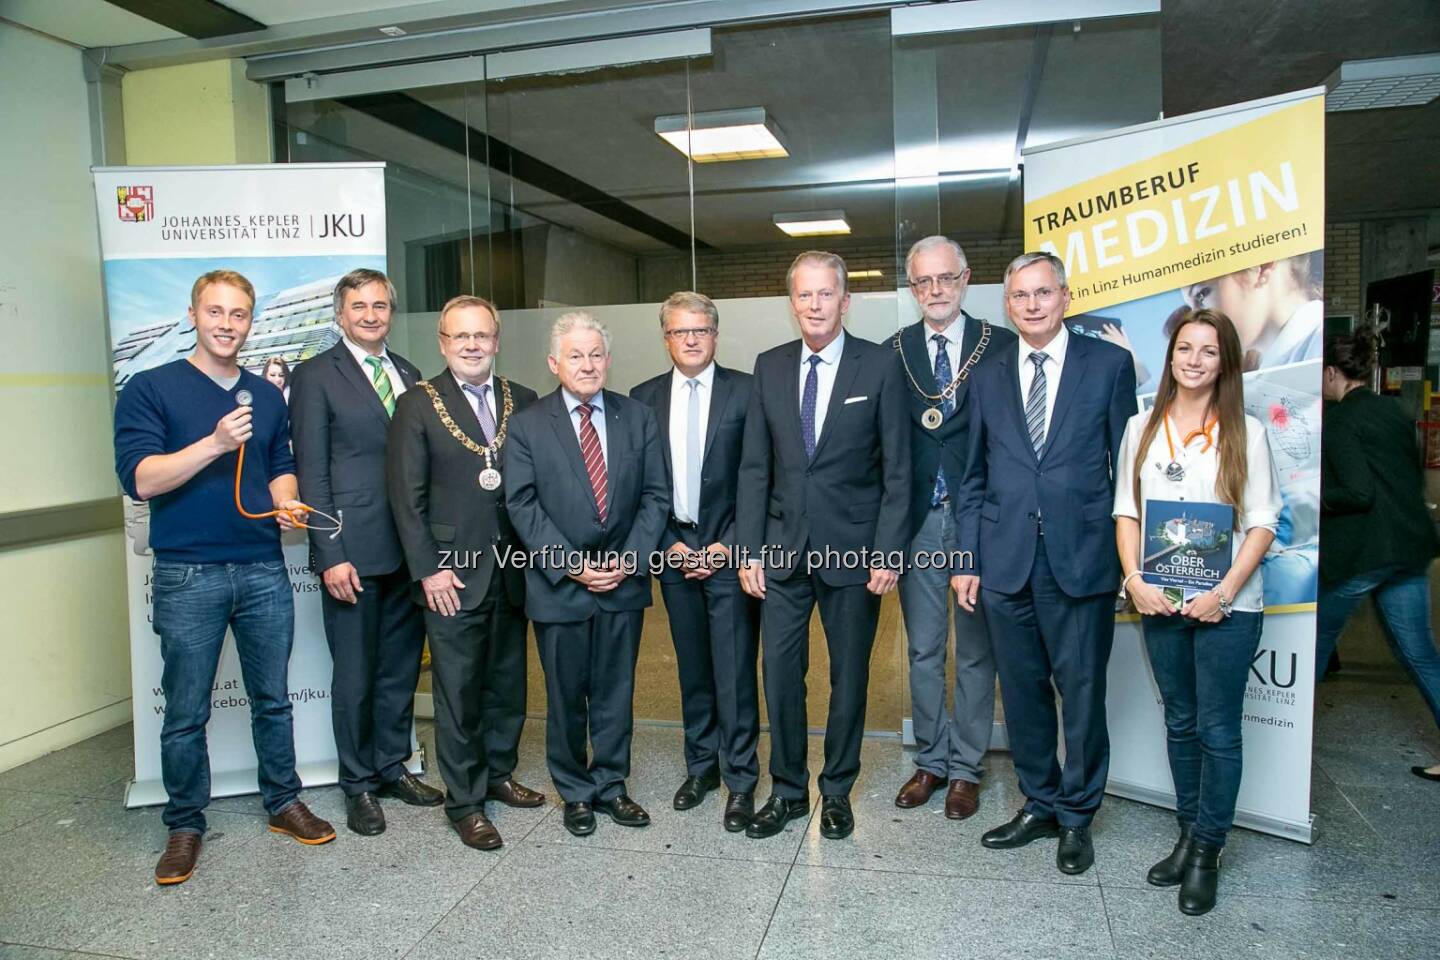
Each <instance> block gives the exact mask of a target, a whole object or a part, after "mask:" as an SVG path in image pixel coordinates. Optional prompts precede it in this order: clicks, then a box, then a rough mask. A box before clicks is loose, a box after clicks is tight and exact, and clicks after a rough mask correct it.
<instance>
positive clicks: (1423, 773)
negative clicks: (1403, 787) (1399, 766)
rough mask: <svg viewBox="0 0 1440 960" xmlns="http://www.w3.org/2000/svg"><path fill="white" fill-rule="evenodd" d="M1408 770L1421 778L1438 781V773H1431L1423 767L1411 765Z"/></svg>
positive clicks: (1439, 780)
mask: <svg viewBox="0 0 1440 960" xmlns="http://www.w3.org/2000/svg"><path fill="white" fill-rule="evenodd" d="M1410 772H1411V773H1413V774H1415V776H1417V777H1419V778H1420V779H1421V780H1430V781H1432V782H1434V783H1440V773H1431V772H1430V771H1429V770H1427V769H1426V768H1424V767H1411V768H1410Z"/></svg>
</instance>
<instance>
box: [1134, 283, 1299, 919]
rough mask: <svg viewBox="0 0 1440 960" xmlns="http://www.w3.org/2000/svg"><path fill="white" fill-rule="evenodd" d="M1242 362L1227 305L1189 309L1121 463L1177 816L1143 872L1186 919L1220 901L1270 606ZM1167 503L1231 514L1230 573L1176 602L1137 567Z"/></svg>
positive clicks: (1259, 484)
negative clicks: (1248, 695) (1251, 692)
mask: <svg viewBox="0 0 1440 960" xmlns="http://www.w3.org/2000/svg"><path fill="white" fill-rule="evenodd" d="M1243 363H1244V360H1243V357H1242V354H1241V351H1240V338H1239V336H1237V335H1236V333H1235V327H1234V326H1233V325H1232V324H1231V323H1230V321H1229V319H1228V318H1227V317H1226V316H1225V315H1224V314H1223V313H1219V312H1217V311H1214V310H1193V311H1190V312H1189V313H1188V314H1187V315H1186V316H1185V317H1183V318H1182V319H1181V322H1180V323H1179V325H1178V326H1177V327H1176V328H1175V332H1174V333H1173V334H1171V337H1170V345H1169V347H1168V349H1167V350H1166V354H1165V366H1164V369H1163V370H1162V371H1161V373H1160V387H1159V389H1158V391H1157V392H1156V394H1155V405H1154V406H1153V407H1152V408H1151V409H1150V410H1147V411H1145V412H1143V413H1137V414H1135V416H1133V417H1131V418H1130V422H1129V424H1127V425H1126V428H1125V439H1124V440H1122V441H1121V444H1120V461H1119V465H1118V468H1117V470H1116V475H1117V480H1116V484H1115V539H1116V543H1117V545H1118V548H1119V551H1120V565H1121V566H1122V567H1123V568H1124V570H1125V578H1124V581H1123V583H1122V587H1123V588H1126V589H1128V591H1129V594H1130V596H1131V597H1132V598H1133V599H1134V601H1135V609H1136V610H1138V611H1139V612H1140V614H1141V621H1140V622H1141V629H1142V630H1143V631H1144V634H1145V647H1146V649H1147V650H1148V651H1149V654H1150V666H1151V669H1152V670H1153V671H1154V675H1155V683H1156V685H1157V686H1158V687H1159V688H1160V695H1161V697H1162V698H1163V699H1164V701H1165V743H1166V750H1167V753H1168V754H1169V757H1170V773H1171V776H1172V777H1173V778H1174V781H1175V809H1176V813H1177V815H1178V817H1179V820H1180V839H1179V840H1178V841H1177V842H1176V844H1175V849H1174V850H1173V851H1172V852H1171V854H1170V856H1168V857H1166V858H1165V859H1164V860H1161V861H1160V862H1159V863H1157V864H1155V866H1154V867H1152V868H1151V869H1150V872H1149V874H1148V875H1147V876H1146V879H1147V880H1148V881H1149V882H1150V883H1152V884H1154V885H1155V886H1157V887H1170V886H1175V885H1176V884H1179V885H1180V896H1179V904H1180V910H1181V912H1182V913H1186V914H1190V915H1192V916H1197V915H1199V914H1203V913H1207V912H1209V910H1210V909H1211V908H1212V907H1214V906H1215V894H1216V889H1217V886H1218V883H1219V877H1220V851H1221V850H1222V849H1223V848H1224V846H1225V836H1226V834H1227V833H1228V831H1229V829H1230V826H1231V824H1232V823H1233V822H1234V819H1235V799H1236V797H1237V796H1238V795H1239V792H1240V774H1241V770H1242V760H1241V746H1242V733H1241V731H1242V715H1243V712H1244V705H1245V683H1246V680H1247V679H1248V678H1249V674H1250V664H1251V661H1252V660H1253V659H1254V657H1255V650H1256V648H1258V647H1259V645H1260V630H1261V624H1262V618H1263V617H1264V609H1265V600H1264V591H1263V588H1262V587H1261V579H1260V572H1259V565H1260V558H1261V557H1263V556H1264V555H1265V550H1266V549H1267V548H1268V547H1269V546H1270V542H1271V540H1273V539H1274V537H1275V525H1276V524H1277V523H1278V522H1279V519H1280V482H1279V478H1278V477H1276V475H1275V467H1274V464H1273V462H1272V461H1271V458H1270V442H1269V439H1268V438H1267V437H1266V434H1265V427H1264V425H1263V424H1262V423H1260V421H1259V420H1256V419H1255V418H1254V417H1250V416H1246V414H1245V384H1244V380H1243V377H1242V374H1243V371H1242V366H1243ZM1160 501H1171V502H1179V501H1183V502H1184V503H1185V504H1195V505H1197V507H1198V506H1200V505H1205V504H1223V505H1228V506H1229V507H1230V508H1231V509H1232V510H1233V514H1232V518H1233V523H1232V524H1231V528H1230V529H1231V531H1232V532H1231V536H1230V537H1229V540H1230V549H1229V551H1228V553H1229V564H1228V567H1229V569H1228V571H1226V572H1225V574H1224V575H1223V577H1222V578H1221V580H1220V582H1219V583H1217V584H1216V585H1215V587H1214V588H1213V589H1211V590H1209V591H1208V592H1204V593H1200V594H1199V595H1197V596H1194V597H1192V598H1191V599H1190V600H1189V601H1188V602H1185V603H1184V604H1183V605H1181V606H1179V607H1177V606H1175V605H1174V604H1173V602H1172V601H1171V600H1170V599H1169V598H1168V597H1167V596H1166V593H1165V590H1163V589H1162V588H1161V587H1159V586H1156V585H1155V584H1152V583H1148V582H1147V581H1146V580H1145V579H1144V578H1143V576H1142V561H1143V557H1144V551H1145V549H1146V543H1147V540H1148V538H1147V536H1146V533H1145V531H1149V530H1151V529H1152V528H1153V527H1154V526H1155V525H1156V524H1157V523H1159V522H1161V519H1162V518H1160V517H1157V516H1152V515H1150V513H1149V509H1150V505H1151V504H1153V503H1156V502H1160ZM1177 549H1178V548H1177ZM1220 566H1221V567H1223V566H1224V564H1221V565H1220ZM1216 572H1219V571H1218V569H1217V571H1216Z"/></svg>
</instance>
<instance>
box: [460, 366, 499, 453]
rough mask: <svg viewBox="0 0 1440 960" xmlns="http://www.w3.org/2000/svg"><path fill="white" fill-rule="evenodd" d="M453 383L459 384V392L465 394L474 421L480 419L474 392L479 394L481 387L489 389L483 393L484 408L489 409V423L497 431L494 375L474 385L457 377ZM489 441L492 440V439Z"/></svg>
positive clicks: (478, 406) (477, 400)
mask: <svg viewBox="0 0 1440 960" xmlns="http://www.w3.org/2000/svg"><path fill="white" fill-rule="evenodd" d="M455 382H456V383H458V384H460V392H461V393H463V394H465V399H466V400H467V401H469V403H470V409H471V411H473V412H474V414H475V419H476V420H479V419H480V398H479V397H477V396H476V395H475V394H476V392H479V391H480V390H481V388H482V387H485V386H489V387H490V389H489V390H485V391H484V394H485V406H487V407H489V408H490V422H491V423H493V424H495V429H496V430H499V429H500V418H499V417H498V416H496V412H497V410H498V408H497V407H496V406H495V375H494V374H491V375H490V376H488V377H486V378H485V379H484V380H482V381H481V382H479V383H475V384H470V383H466V382H465V381H464V380H461V379H460V378H459V377H456V378H455ZM491 439H494V438H493V437H492V438H491Z"/></svg>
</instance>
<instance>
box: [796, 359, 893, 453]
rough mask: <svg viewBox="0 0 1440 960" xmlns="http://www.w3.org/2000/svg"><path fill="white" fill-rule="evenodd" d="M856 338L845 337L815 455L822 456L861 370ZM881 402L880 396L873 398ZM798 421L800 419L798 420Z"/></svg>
mask: <svg viewBox="0 0 1440 960" xmlns="http://www.w3.org/2000/svg"><path fill="white" fill-rule="evenodd" d="M854 344H855V340H854V338H852V337H850V336H846V337H845V350H844V352H843V353H841V354H840V364H839V366H838V367H837V368H836V370H835V382H834V383H833V384H831V387H830V403H829V405H828V406H827V407H826V408H825V426H824V427H822V428H821V430H820V439H819V440H818V441H817V442H816V444H815V456H816V458H818V457H819V456H820V450H821V449H822V448H823V447H824V446H825V441H826V440H828V439H830V434H831V432H832V431H831V428H832V427H834V426H835V424H836V423H837V422H838V421H839V419H840V408H841V407H843V406H844V405H845V397H846V395H847V394H848V393H849V392H850V385H851V384H853V383H854V382H855V375H856V374H857V373H859V372H860V361H859V359H857V358H856V356H855V352H854V351H855V346H854ZM871 399H872V400H873V401H875V402H877V403H878V402H879V400H880V398H879V397H872V398H871ZM797 422H798V421H797Z"/></svg>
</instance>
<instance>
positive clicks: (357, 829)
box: [345, 792, 385, 837]
mask: <svg viewBox="0 0 1440 960" xmlns="http://www.w3.org/2000/svg"><path fill="white" fill-rule="evenodd" d="M345 825H346V826H347V827H349V828H350V832H351V833H358V834H360V836H362V837H373V836H376V835H377V834H381V833H384V832H385V811H384V810H381V809H380V801H379V800H376V799H375V794H373V793H368V792H367V793H357V794H355V796H353V797H349V796H347V797H346V798H345Z"/></svg>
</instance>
